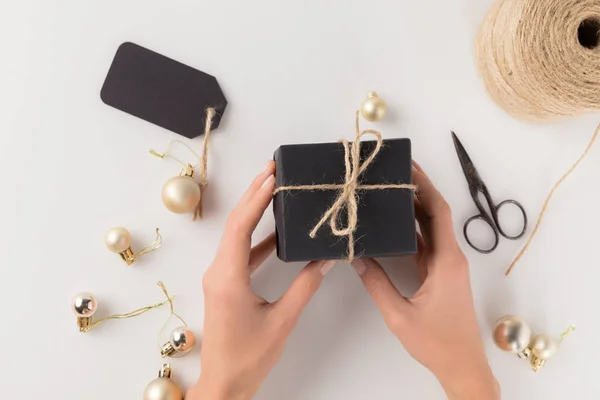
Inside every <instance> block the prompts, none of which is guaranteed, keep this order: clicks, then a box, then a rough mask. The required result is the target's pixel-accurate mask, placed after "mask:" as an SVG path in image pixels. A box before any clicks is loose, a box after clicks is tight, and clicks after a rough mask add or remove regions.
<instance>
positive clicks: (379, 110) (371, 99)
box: [360, 92, 387, 122]
mask: <svg viewBox="0 0 600 400" xmlns="http://www.w3.org/2000/svg"><path fill="white" fill-rule="evenodd" d="M360 113H361V114H362V116H363V118H364V119H366V120H367V121H371V122H377V121H381V120H382V119H383V118H384V117H385V115H386V114H387V104H386V103H385V101H383V100H382V99H381V98H380V97H379V96H378V95H377V93H375V92H369V94H368V95H367V99H366V100H365V101H364V102H363V103H362V106H361V107H360Z"/></svg>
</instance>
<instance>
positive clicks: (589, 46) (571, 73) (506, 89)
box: [475, 0, 600, 121]
mask: <svg viewBox="0 0 600 400" xmlns="http://www.w3.org/2000/svg"><path fill="white" fill-rule="evenodd" d="M475 52H476V58H477V65H478V68H479V72H480V74H481V76H482V77H483V81H484V83H485V86H486V88H487V90H488V92H489V93H490V95H491V97H492V98H493V99H494V101H495V102H496V103H498V105H500V107H502V108H503V109H504V110H506V111H507V112H508V113H510V114H511V115H513V116H515V117H516V118H519V119H522V120H527V121H547V120H550V119H557V118H560V117H568V116H573V115H579V114H582V113H585V112H589V111H594V110H600V0H501V1H499V2H498V3H496V5H495V6H494V7H493V9H492V10H491V11H490V13H489V14H488V15H487V17H486V18H485V20H484V21H483V23H482V25H481V27H480V30H479V34H478V36H477V41H476V48H475Z"/></svg>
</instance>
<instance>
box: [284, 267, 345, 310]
mask: <svg viewBox="0 0 600 400" xmlns="http://www.w3.org/2000/svg"><path fill="white" fill-rule="evenodd" d="M336 262H337V261H334V260H330V261H313V262H311V263H309V264H308V265H307V266H306V267H304V269H303V270H302V271H300V274H299V275H298V276H297V277H296V279H295V280H294V282H293V283H292V285H291V286H290V288H289V289H288V291H287V292H286V293H285V294H284V295H283V297H282V298H281V299H280V300H279V301H278V302H277V304H276V308H278V309H280V310H281V311H280V312H282V313H283V314H284V315H287V316H289V317H290V318H294V319H295V318H299V317H300V314H301V313H302V311H303V310H304V308H305V307H306V305H307V304H308V302H309V301H310V299H312V297H313V296H314V294H315V293H316V292H317V290H318V289H319V287H320V286H321V282H323V277H324V276H325V275H327V273H328V272H329V271H331V269H332V268H333V267H334V265H335V263H336Z"/></svg>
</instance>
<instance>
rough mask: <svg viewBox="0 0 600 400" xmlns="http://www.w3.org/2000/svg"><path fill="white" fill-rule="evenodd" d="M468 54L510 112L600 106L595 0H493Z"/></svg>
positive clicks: (576, 111) (545, 114) (538, 118)
mask: <svg viewBox="0 0 600 400" xmlns="http://www.w3.org/2000/svg"><path fill="white" fill-rule="evenodd" d="M475 54H476V59H477V66H478V69H479V72H480V74H481V76H482V78H483V82H484V84H485V87H486V89H487V91H488V92H489V94H490V96H491V97H492V99H493V100H494V101H495V102H496V103H497V104H498V105H499V106H500V107H501V108H503V109H504V110H505V111H506V112H508V113H509V114H511V115H512V116H514V117H516V118H518V119H521V120H525V121H531V122H544V121H549V120H555V119H560V118H564V117H570V116H576V115H580V114H584V113H586V112H590V111H597V110H600V0H500V1H499V2H498V3H496V5H495V6H494V7H493V8H492V10H491V11H490V12H489V13H488V15H487V16H486V17H485V19H484V21H483V23H482V24H481V27H480V29H479V33H478V35H477V40H476V45H475ZM599 135H600V127H598V129H596V132H595V133H594V135H593V136H592V139H591V141H590V143H589V144H588V146H587V147H586V149H585V151H584V152H583V154H582V155H581V156H580V157H579V159H578V160H577V161H576V162H575V163H574V164H573V165H572V166H571V168H569V169H568V170H567V172H566V173H565V174H564V175H563V176H562V177H561V178H560V179H559V180H558V182H557V183H556V184H555V185H554V187H553V188H552V190H551V191H550V194H549V195H548V197H547V198H546V201H545V202H544V205H543V207H542V210H541V212H540V215H539V217H538V220H537V223H536V225H535V228H534V230H533V231H532V233H531V235H530V236H529V239H528V240H527V242H526V244H525V246H523V248H522V249H521V251H520V252H519V254H518V255H517V256H516V258H515V259H514V261H513V262H512V263H511V265H510V267H509V269H508V270H507V272H506V274H507V275H509V274H510V273H511V272H512V271H513V269H514V268H515V266H516V265H517V263H518V262H519V260H520V259H521V257H523V255H524V254H525V252H526V251H527V249H528V248H529V247H530V245H531V243H532V240H533V238H534V237H535V235H536V234H537V232H538V230H539V228H540V226H541V223H542V220H543V219H544V215H545V214H546V212H547V210H548V205H549V203H550V200H551V198H552V196H553V195H554V194H555V192H556V190H557V189H558V187H559V186H560V185H561V184H562V183H563V182H564V181H565V180H566V179H567V177H568V176H569V175H570V174H571V173H573V171H575V169H576V168H577V166H579V164H580V163H581V162H582V161H583V159H584V158H585V157H586V156H587V154H588V153H589V152H590V150H591V149H592V146H593V145H594V143H595V141H596V139H597V138H598V136H599Z"/></svg>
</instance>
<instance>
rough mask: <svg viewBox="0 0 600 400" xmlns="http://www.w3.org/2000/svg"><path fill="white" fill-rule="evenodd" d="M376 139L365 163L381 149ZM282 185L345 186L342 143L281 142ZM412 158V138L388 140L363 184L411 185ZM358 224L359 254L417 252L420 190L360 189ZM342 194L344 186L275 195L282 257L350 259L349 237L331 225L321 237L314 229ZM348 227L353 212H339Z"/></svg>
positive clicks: (368, 145) (368, 144)
mask: <svg viewBox="0 0 600 400" xmlns="http://www.w3.org/2000/svg"><path fill="white" fill-rule="evenodd" d="M376 143H377V142H375V141H364V142H362V143H361V151H360V153H361V163H362V161H363V160H364V159H365V158H367V157H368V156H369V155H370V154H371V153H372V152H373V150H374V149H375V146H376ZM274 158H275V161H276V163H277V171H276V187H282V186H300V185H320V184H343V183H344V180H345V179H344V177H345V171H346V169H345V162H344V160H345V151H344V147H343V145H342V143H323V144H302V145H285V146H281V147H280V148H279V149H277V151H276V152H275V156H274ZM411 182H412V157H411V143H410V140H409V139H390V140H384V141H383V147H382V148H381V150H380V151H379V153H378V154H377V156H376V157H375V159H374V160H373V162H372V163H371V164H370V165H369V166H368V168H367V169H366V170H365V171H364V172H363V174H362V175H361V176H360V178H359V183H360V184H361V185H379V184H382V185H386V184H410V183H411ZM356 193H357V195H358V225H357V229H356V231H355V233H354V248H355V257H356V258H359V257H388V256H398V255H408V254H415V253H416V252H417V238H416V222H415V210H414V191H413V190H411V189H378V190H357V192H356ZM339 195H340V190H327V191H311V190H291V191H282V192H279V193H277V194H276V195H275V198H274V201H273V210H274V213H275V223H276V227H277V255H278V256H279V258H280V259H281V260H283V261H286V262H293V261H312V260H339V259H346V258H347V257H348V237H339V236H335V235H334V234H333V233H332V231H331V227H330V225H329V223H326V224H324V225H323V226H322V227H321V228H320V229H319V231H318V232H317V235H316V237H315V238H311V237H310V236H309V233H310V232H311V231H312V229H313V228H314V227H315V225H316V224H317V223H318V222H319V220H320V219H321V217H322V216H323V214H324V213H325V212H326V211H327V210H328V209H329V208H330V207H331V205H332V204H333V203H334V202H335V201H336V199H337V198H338V196H339ZM339 218H340V220H339V226H340V227H345V226H347V213H346V212H345V211H343V212H341V213H340V215H339Z"/></svg>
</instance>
